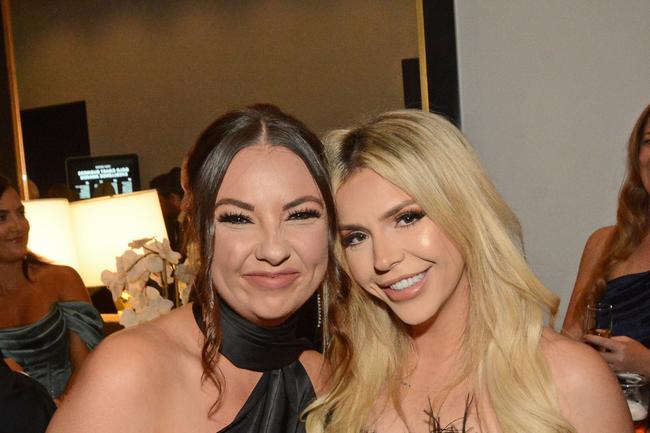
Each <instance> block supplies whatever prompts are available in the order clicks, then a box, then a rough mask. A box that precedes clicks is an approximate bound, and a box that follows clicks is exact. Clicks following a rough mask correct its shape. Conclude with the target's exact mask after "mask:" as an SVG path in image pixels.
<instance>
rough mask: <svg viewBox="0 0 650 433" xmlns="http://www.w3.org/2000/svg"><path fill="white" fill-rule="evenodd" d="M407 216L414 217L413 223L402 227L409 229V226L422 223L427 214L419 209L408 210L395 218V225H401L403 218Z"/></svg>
mask: <svg viewBox="0 0 650 433" xmlns="http://www.w3.org/2000/svg"><path fill="white" fill-rule="evenodd" d="M405 216H410V217H412V218H413V221H411V222H410V223H407V224H405V225H403V226H401V227H409V226H411V225H413V224H415V223H416V222H418V221H420V220H421V219H422V218H424V217H425V216H426V213H424V212H423V211H421V210H419V209H418V210H407V211H404V212H402V213H400V214H399V215H397V216H396V217H395V224H399V223H400V222H401V220H402V218H404V217H405Z"/></svg>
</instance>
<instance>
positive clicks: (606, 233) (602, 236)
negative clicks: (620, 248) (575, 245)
mask: <svg viewBox="0 0 650 433" xmlns="http://www.w3.org/2000/svg"><path fill="white" fill-rule="evenodd" d="M615 228H616V227H615V226H606V227H601V228H599V229H598V230H596V231H595V232H593V233H592V234H591V236H589V238H588V239H587V243H586V244H585V250H584V253H583V255H586V256H592V255H595V256H597V257H600V256H601V255H602V252H603V249H604V248H605V246H606V245H607V241H608V240H609V238H610V237H611V236H612V234H613V233H614V229H615Z"/></svg>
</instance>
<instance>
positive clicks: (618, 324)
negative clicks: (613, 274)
mask: <svg viewBox="0 0 650 433" xmlns="http://www.w3.org/2000/svg"><path fill="white" fill-rule="evenodd" d="M600 302H603V303H605V304H611V305H613V306H614V309H613V311H612V316H613V326H612V335H625V336H627V337H630V338H634V339H635V340H637V341H638V342H640V343H641V344H643V345H644V346H646V347H650V271H646V272H640V273H637V274H629V275H623V276H621V277H618V278H614V279H613V280H610V281H608V282H607V292H605V296H603V299H602V300H601V301H600Z"/></svg>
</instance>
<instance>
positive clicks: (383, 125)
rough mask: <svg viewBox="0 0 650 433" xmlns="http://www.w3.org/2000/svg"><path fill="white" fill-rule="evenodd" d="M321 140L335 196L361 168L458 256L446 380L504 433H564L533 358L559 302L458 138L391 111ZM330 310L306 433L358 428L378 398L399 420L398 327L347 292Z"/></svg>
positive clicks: (404, 348) (376, 305)
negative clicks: (486, 406)
mask: <svg viewBox="0 0 650 433" xmlns="http://www.w3.org/2000/svg"><path fill="white" fill-rule="evenodd" d="M325 142H326V147H327V150H328V160H329V163H330V171H331V174H332V176H333V187H334V190H335V191H336V189H337V188H338V187H339V186H340V185H341V184H342V183H343V182H344V181H345V179H346V178H347V176H349V175H350V174H351V173H352V172H353V171H354V170H356V169H359V168H369V169H372V170H374V171H375V172H376V173H378V174H379V175H381V176H382V177H384V178H385V179H387V180H388V181H390V182H392V183H393V184H395V185H397V186H398V187H400V188H401V189H402V190H404V191H405V192H406V193H408V194H409V195H411V196H412V197H413V198H414V199H415V200H416V202H417V203H419V205H420V206H422V208H423V210H424V211H425V213H426V214H427V216H428V217H429V218H431V219H432V220H433V221H434V222H435V223H436V224H438V225H439V226H440V227H441V228H442V229H443V230H444V231H445V232H446V234H447V235H448V236H449V238H450V239H451V240H452V241H453V242H454V243H455V245H456V246H457V248H458V249H459V251H461V253H462V254H463V256H464V259H465V262H466V266H467V269H468V278H469V282H470V287H471V289H470V307H469V316H468V323H467V326H466V329H467V331H466V334H465V341H464V343H465V347H466V349H467V357H466V358H465V362H464V365H461V366H460V367H459V373H458V377H457V378H456V379H457V380H461V379H462V378H465V377H468V376H470V375H471V377H472V378H475V379H474V380H475V382H474V392H475V393H477V394H478V395H484V396H486V397H487V398H488V399H489V402H490V404H491V406H492V407H493V409H494V412H495V414H496V418H497V420H498V423H499V425H500V427H501V429H502V430H503V432H504V433H521V432H532V431H534V432H538V433H551V432H553V433H558V432H575V429H573V428H572V427H571V426H570V425H569V424H568V422H567V421H566V420H565V419H564V418H563V417H562V416H561V414H560V411H559V408H558V405H557V398H556V393H555V388H554V386H553V383H552V381H551V379H550V375H549V372H548V369H547V365H546V362H545V360H544V359H543V356H542V354H541V350H540V339H541V334H542V329H543V327H544V325H545V323H546V322H547V321H550V322H552V321H553V319H554V317H555V313H556V311H557V306H558V303H559V300H558V298H557V296H555V295H554V294H553V293H551V292H550V291H549V290H548V289H547V288H546V287H544V286H543V285H542V284H541V282H540V281H539V280H538V279H537V277H536V276H535V275H534V274H533V272H532V271H531V270H530V269H529V267H528V265H527V264H526V261H525V259H524V257H523V254H522V251H521V227H520V225H519V222H518V220H517V218H516V216H515V215H514V214H513V212H512V211H511V210H510V208H509V207H508V205H507V204H506V203H505V201H504V200H503V199H502V198H501V196H500V195H499V194H498V193H497V192H496V190H495V188H494V186H493V184H492V183H491V182H490V180H489V179H488V177H487V175H486V174H485V172H484V170H483V168H482V167H481V164H480V162H479V160H478V157H477V156H476V154H475V152H474V150H473V149H472V147H471V146H470V145H469V143H467V141H466V140H465V138H464V137H463V136H462V135H461V133H460V132H459V131H458V130H457V129H456V128H455V127H454V126H453V125H452V124H451V123H449V122H448V121H447V120H445V119H444V118H442V117H440V116H437V115H434V114H430V113H425V112H421V111H412V110H400V111H393V112H388V113H385V114H382V115H380V116H378V117H377V118H375V119H374V120H372V121H370V122H368V123H366V124H364V125H361V126H358V127H356V128H352V129H347V130H339V131H334V132H332V133H330V134H329V135H328V136H327V137H326V138H325ZM341 252H342V251H341V249H340V247H339V250H338V253H339V255H340V256H339V257H342V258H343V262H345V260H344V256H343V255H342V254H341ZM337 308H338V309H339V310H342V311H337V313H338V314H337V316H339V323H338V327H339V329H338V334H337V335H332V336H330V341H329V346H328V350H327V351H326V355H327V357H328V358H329V361H330V362H331V366H332V371H333V375H332V376H333V377H332V384H331V388H330V392H329V393H328V394H327V395H325V396H322V397H321V398H319V399H318V400H317V401H316V402H314V404H313V405H312V406H311V407H310V408H309V411H308V416H307V428H308V431H310V432H313V433H318V432H323V431H327V432H355V433H356V432H359V431H362V430H363V429H364V428H365V427H366V426H368V425H369V417H370V416H371V414H370V411H371V408H372V406H373V403H375V401H376V399H377V396H378V395H382V394H383V395H386V394H388V395H390V396H391V398H392V401H393V404H395V406H396V408H397V410H398V412H400V408H399V404H398V402H397V388H398V383H399V380H400V377H401V375H402V374H403V372H402V370H401V369H400V368H401V366H402V365H404V360H405V357H406V355H407V354H408V353H409V351H410V350H411V345H410V338H409V337H408V334H407V333H406V328H405V327H404V325H403V324H402V323H401V322H400V321H399V320H398V319H397V318H396V317H395V316H394V315H393V314H392V313H391V312H390V310H389V309H388V307H386V305H384V304H382V303H381V302H379V301H374V300H372V299H371V298H370V297H369V296H368V295H366V294H365V292H364V291H363V290H362V289H361V288H359V287H358V286H353V287H352V288H351V290H350V292H349V294H348V299H347V302H346V303H344V304H343V305H341V306H337ZM348 343H351V346H352V349H349V348H348Z"/></svg>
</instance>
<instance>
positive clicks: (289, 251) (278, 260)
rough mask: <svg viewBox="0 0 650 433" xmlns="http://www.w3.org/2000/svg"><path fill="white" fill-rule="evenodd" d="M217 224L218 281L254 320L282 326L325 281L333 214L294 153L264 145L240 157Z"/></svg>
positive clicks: (219, 204) (223, 192) (222, 191)
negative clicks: (330, 219)
mask: <svg viewBox="0 0 650 433" xmlns="http://www.w3.org/2000/svg"><path fill="white" fill-rule="evenodd" d="M214 218H215V222H214V257H213V260H212V264H211V267H212V269H211V274H212V279H213V283H214V285H215V287H216V289H217V291H218V293H219V296H220V297H221V298H222V299H224V300H225V301H226V302H227V303H228V304H229V305H230V306H231V307H232V308H233V309H234V310H235V311H237V312H238V313H239V314H240V315H241V316H243V317H245V318H246V319H248V320H250V321H252V322H254V323H257V324H260V325H263V326H274V325H278V324H281V323H282V322H283V321H285V320H286V319H287V318H288V317H289V316H290V315H291V314H293V313H294V312H295V311H296V310H298V308H300V307H301V306H302V305H303V304H304V303H305V302H306V301H307V299H309V297H310V296H311V295H312V294H313V293H314V292H315V291H316V289H317V288H318V287H319V285H320V284H321V282H322V281H323V278H324V276H325V271H326V269H327V264H328V227H327V218H328V215H327V214H326V210H325V205H324V202H323V198H322V196H321V193H320V191H319V189H318V187H317V185H316V183H315V181H314V179H313V178H312V176H311V175H310V173H309V171H308V170H307V167H306V166H305V164H304V162H303V161H302V160H301V159H300V157H298V156H297V155H296V154H294V153H293V152H292V151H290V150H289V149H287V148H285V147H281V146H270V145H266V144H256V145H253V146H250V147H246V148H244V149H243V150H241V151H239V152H238V153H237V155H235V157H234V159H233V160H232V163H231V164H230V166H229V167H228V170H227V171H226V175H225V177H224V179H223V182H222V184H221V187H220V188H219V192H218V193H217V198H216V207H215V214H214Z"/></svg>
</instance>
